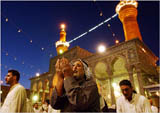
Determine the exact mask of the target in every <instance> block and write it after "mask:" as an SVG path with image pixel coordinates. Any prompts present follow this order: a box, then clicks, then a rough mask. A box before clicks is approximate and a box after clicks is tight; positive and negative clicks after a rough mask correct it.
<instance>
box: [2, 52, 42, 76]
mask: <svg viewBox="0 0 160 113" xmlns="http://www.w3.org/2000/svg"><path fill="white" fill-rule="evenodd" d="M1 50H2V55H3V53H4V54H5V56H6V57H7V56H8V57H11V60H14V61H15V62H16V61H19V62H21V63H20V64H21V65H22V66H25V67H26V68H30V69H34V68H36V67H35V66H34V65H32V64H28V62H27V63H26V62H24V60H20V59H18V58H17V57H16V56H14V55H11V54H9V53H8V52H7V51H6V50H4V49H1ZM2 67H4V68H5V69H8V70H10V69H13V68H12V67H11V66H8V65H3V64H1V68H2ZM35 70H40V69H35ZM22 75H24V76H27V74H25V73H22Z"/></svg>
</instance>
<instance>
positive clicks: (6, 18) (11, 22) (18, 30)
mask: <svg viewBox="0 0 160 113" xmlns="http://www.w3.org/2000/svg"><path fill="white" fill-rule="evenodd" d="M2 17H3V18H4V19H5V22H9V23H10V24H12V25H13V26H14V27H15V28H16V29H17V32H18V33H22V34H23V35H24V36H25V37H26V38H28V42H29V43H30V44H32V45H34V46H36V47H38V48H39V49H40V50H41V51H43V52H44V51H45V50H46V48H44V47H41V46H39V44H38V43H36V41H33V38H32V37H30V36H29V35H28V33H26V32H25V31H24V30H23V29H22V28H20V27H19V26H18V25H17V24H16V23H15V22H14V21H13V20H12V19H11V18H8V17H7V16H6V15H4V13H2ZM45 52H47V51H45ZM47 54H49V53H47ZM48 56H49V57H50V56H52V55H51V54H49V55H48Z"/></svg>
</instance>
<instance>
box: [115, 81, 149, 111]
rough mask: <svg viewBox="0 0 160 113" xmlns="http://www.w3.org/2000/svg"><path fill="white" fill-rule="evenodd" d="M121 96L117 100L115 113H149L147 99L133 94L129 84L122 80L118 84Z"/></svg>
mask: <svg viewBox="0 0 160 113" xmlns="http://www.w3.org/2000/svg"><path fill="white" fill-rule="evenodd" d="M119 86H120V88H121V91H122V93H123V95H122V96H121V97H119V98H118V99H117V102H116V109H117V113H151V112H152V111H151V106H150V103H149V101H148V99H147V98H146V97H144V96H142V95H140V94H136V93H134V92H133V88H132V85H131V82H130V81H129V80H122V81H120V83H119Z"/></svg>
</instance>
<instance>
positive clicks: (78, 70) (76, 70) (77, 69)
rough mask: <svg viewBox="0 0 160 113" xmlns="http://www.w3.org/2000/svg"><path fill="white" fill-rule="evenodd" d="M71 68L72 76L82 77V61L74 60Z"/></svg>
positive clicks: (83, 73) (83, 72)
mask: <svg viewBox="0 0 160 113" xmlns="http://www.w3.org/2000/svg"><path fill="white" fill-rule="evenodd" d="M72 70H73V76H74V77H75V78H76V79H81V78H83V77H84V75H85V71H84V66H83V63H82V61H80V60H76V61H75V62H74V63H73V67H72Z"/></svg>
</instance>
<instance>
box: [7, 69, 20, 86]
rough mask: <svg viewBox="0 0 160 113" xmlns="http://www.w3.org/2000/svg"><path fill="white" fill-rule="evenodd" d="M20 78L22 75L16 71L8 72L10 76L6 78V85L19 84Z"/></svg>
mask: <svg viewBox="0 0 160 113" xmlns="http://www.w3.org/2000/svg"><path fill="white" fill-rule="evenodd" d="M19 78H20V73H19V72H18V71H16V70H8V74H7V75H6V77H5V80H6V84H10V85H12V84H13V83H17V82H18V81H19Z"/></svg>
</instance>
